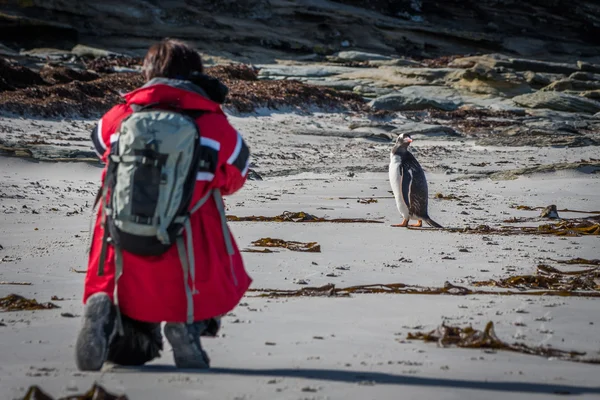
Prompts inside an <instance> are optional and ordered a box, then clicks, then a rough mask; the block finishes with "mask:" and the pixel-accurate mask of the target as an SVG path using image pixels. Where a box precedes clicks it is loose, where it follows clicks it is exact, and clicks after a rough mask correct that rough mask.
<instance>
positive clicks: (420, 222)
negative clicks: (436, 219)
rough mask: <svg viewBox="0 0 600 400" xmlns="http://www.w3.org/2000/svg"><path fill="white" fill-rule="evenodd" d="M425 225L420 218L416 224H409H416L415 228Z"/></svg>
mask: <svg viewBox="0 0 600 400" xmlns="http://www.w3.org/2000/svg"><path fill="white" fill-rule="evenodd" d="M422 225H423V221H421V220H419V222H417V223H416V224H411V225H409V226H414V227H415V228H420V227H421V226H422Z"/></svg>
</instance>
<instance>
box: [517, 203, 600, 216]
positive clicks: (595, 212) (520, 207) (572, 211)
mask: <svg viewBox="0 0 600 400" xmlns="http://www.w3.org/2000/svg"><path fill="white" fill-rule="evenodd" d="M511 208H516V209H517V210H524V211H537V210H545V209H546V207H530V206H524V205H518V206H511ZM556 211H558V212H571V213H580V214H600V211H580V210H569V209H568V208H564V209H562V210H558V209H557V210H556Z"/></svg>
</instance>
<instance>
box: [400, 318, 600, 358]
mask: <svg viewBox="0 0 600 400" xmlns="http://www.w3.org/2000/svg"><path fill="white" fill-rule="evenodd" d="M407 339H408V340H423V341H425V342H436V343H437V344H438V345H439V346H440V347H451V346H456V347H462V348H467V349H496V350H507V351H513V352H516V353H523V354H531V355H537V356H542V357H553V358H559V359H561V360H567V361H575V362H583V363H590V364H600V359H592V358H583V356H585V354H586V353H584V352H578V351H569V350H559V349H555V348H553V347H546V346H529V345H526V344H525V343H518V342H517V343H512V344H509V343H506V342H505V341H503V340H501V339H500V338H498V335H496V332H495V330H494V323H493V322H492V321H490V322H488V323H487V324H486V326H485V329H484V330H483V331H480V330H477V329H474V328H472V327H470V326H469V327H466V328H461V327H457V326H448V325H446V324H442V325H441V326H439V327H438V328H436V329H434V330H432V331H430V332H415V333H409V334H408V336H407Z"/></svg>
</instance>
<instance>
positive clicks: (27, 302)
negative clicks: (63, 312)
mask: <svg viewBox="0 0 600 400" xmlns="http://www.w3.org/2000/svg"><path fill="white" fill-rule="evenodd" d="M52 308H60V307H58V306H57V305H56V304H53V303H50V302H48V303H38V301H37V300H36V299H26V298H25V297H23V296H19V295H18V294H9V295H8V296H6V297H2V298H0V310H2V311H29V310H50V309H52Z"/></svg>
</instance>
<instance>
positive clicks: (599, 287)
mask: <svg viewBox="0 0 600 400" xmlns="http://www.w3.org/2000/svg"><path fill="white" fill-rule="evenodd" d="M537 272H538V274H537V275H517V276H510V277H508V278H504V279H500V280H494V279H490V280H487V281H475V282H472V284H473V286H477V287H481V286H494V287H500V288H515V289H519V290H530V289H551V290H557V291H567V292H572V291H575V290H583V291H600V281H598V278H600V269H598V268H589V269H585V270H579V271H561V270H559V269H557V268H554V267H551V266H549V265H545V264H540V265H538V266H537Z"/></svg>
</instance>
